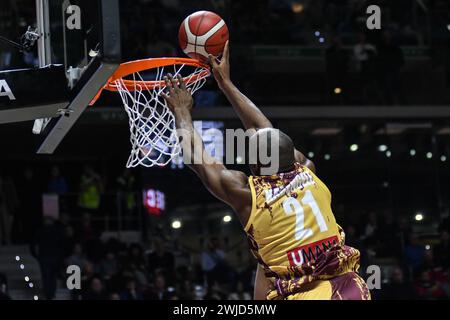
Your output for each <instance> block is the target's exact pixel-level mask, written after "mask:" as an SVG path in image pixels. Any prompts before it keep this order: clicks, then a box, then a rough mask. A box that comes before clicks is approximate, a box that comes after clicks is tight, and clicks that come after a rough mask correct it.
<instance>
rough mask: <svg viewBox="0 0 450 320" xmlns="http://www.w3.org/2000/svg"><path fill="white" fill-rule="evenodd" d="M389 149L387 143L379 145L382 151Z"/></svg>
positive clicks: (379, 149)
mask: <svg viewBox="0 0 450 320" xmlns="http://www.w3.org/2000/svg"><path fill="white" fill-rule="evenodd" d="M387 150H388V146H387V145H385V144H382V145H380V146H379V147H378V151H380V152H386V151H387Z"/></svg>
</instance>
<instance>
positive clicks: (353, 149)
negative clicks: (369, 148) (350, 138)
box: [350, 144, 359, 152]
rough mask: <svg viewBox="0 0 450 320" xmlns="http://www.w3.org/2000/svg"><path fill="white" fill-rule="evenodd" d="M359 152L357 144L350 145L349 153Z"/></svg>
mask: <svg viewBox="0 0 450 320" xmlns="http://www.w3.org/2000/svg"><path fill="white" fill-rule="evenodd" d="M358 150H359V146H358V145H357V144H352V145H351V146H350V151H351V152H356V151H358Z"/></svg>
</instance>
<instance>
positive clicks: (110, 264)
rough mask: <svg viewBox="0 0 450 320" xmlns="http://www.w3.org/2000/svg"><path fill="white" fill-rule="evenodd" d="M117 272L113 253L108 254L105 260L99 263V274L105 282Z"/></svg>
mask: <svg viewBox="0 0 450 320" xmlns="http://www.w3.org/2000/svg"><path fill="white" fill-rule="evenodd" d="M118 270H119V266H118V263H117V259H116V255H115V254H114V252H111V251H110V252H108V253H107V254H106V256H105V258H104V259H103V260H102V261H101V263H100V267H99V272H100V274H102V275H103V278H104V279H105V280H109V279H111V277H112V276H113V275H115V274H116V273H117V272H118Z"/></svg>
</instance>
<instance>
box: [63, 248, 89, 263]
mask: <svg viewBox="0 0 450 320" xmlns="http://www.w3.org/2000/svg"><path fill="white" fill-rule="evenodd" d="M87 262H88V261H87V259H86V256H85V254H84V252H83V246H82V245H81V243H76V244H75V245H74V246H73V251H72V254H71V255H70V257H68V258H67V259H66V265H67V266H72V265H75V266H78V267H80V268H81V269H84V268H85V266H86V264H87Z"/></svg>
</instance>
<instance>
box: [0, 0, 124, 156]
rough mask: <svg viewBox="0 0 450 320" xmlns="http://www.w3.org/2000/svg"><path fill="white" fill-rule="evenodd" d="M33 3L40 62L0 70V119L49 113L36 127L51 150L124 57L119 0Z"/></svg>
mask: <svg viewBox="0 0 450 320" xmlns="http://www.w3.org/2000/svg"><path fill="white" fill-rule="evenodd" d="M35 3H36V25H35V26H32V29H33V30H36V31H35V32H36V34H37V35H38V38H39V39H38V40H37V52H38V58H39V59H38V60H39V67H34V68H29V69H22V70H7V71H3V72H0V84H1V85H2V88H3V89H2V90H0V91H1V92H4V94H3V95H1V98H2V99H0V123H8V122H20V121H29V120H35V119H40V118H46V120H45V121H44V120H38V121H37V122H35V128H34V129H33V132H34V133H39V134H40V135H41V136H42V138H43V139H42V140H43V141H42V144H41V145H40V147H39V149H38V153H41V154H51V153H53V152H54V151H55V150H56V148H57V147H58V145H59V144H60V143H61V141H62V140H63V139H64V137H65V136H66V135H67V133H68V132H69V130H70V129H71V128H72V126H73V125H74V124H75V122H76V121H77V120H78V118H79V117H80V116H81V114H82V113H83V112H84V110H85V109H86V108H87V106H88V105H89V103H90V102H91V101H92V100H93V98H94V97H95V96H96V94H97V93H98V92H99V91H100V89H101V88H102V87H103V86H104V85H105V84H106V82H107V80H108V79H109V78H110V77H111V75H112V74H113V73H114V71H115V70H116V69H117V67H118V66H119V64H120V62H121V41H120V15H119V0H36V2H35ZM36 124H37V126H36Z"/></svg>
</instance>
